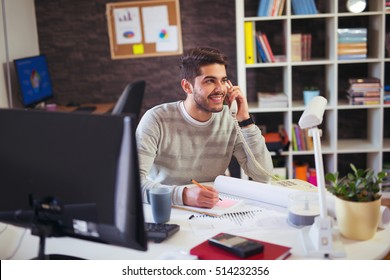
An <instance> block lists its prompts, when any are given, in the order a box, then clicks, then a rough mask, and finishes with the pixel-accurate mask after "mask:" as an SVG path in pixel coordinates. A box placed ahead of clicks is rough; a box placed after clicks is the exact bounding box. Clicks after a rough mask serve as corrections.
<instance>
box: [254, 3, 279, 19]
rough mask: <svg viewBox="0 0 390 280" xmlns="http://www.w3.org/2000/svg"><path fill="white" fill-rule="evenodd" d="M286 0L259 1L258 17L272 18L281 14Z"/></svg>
mask: <svg viewBox="0 0 390 280" xmlns="http://www.w3.org/2000/svg"><path fill="white" fill-rule="evenodd" d="M285 3H286V0H259V8H258V10H257V16H258V17H274V16H281V15H282V14H283V10H284V5H285Z"/></svg>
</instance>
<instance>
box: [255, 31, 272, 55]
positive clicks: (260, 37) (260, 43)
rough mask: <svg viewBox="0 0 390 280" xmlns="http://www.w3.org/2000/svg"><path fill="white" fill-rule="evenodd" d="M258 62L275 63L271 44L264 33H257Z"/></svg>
mask: <svg viewBox="0 0 390 280" xmlns="http://www.w3.org/2000/svg"><path fill="white" fill-rule="evenodd" d="M255 39H256V46H257V61H258V62H275V57H274V53H273V51H272V48H271V45H270V44H269V41H268V38H267V35H266V34H265V33H263V32H260V31H258V32H256V38H255Z"/></svg>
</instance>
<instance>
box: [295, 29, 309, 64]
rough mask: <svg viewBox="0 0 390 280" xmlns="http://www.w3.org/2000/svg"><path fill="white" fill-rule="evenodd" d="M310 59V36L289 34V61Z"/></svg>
mask: <svg viewBox="0 0 390 280" xmlns="http://www.w3.org/2000/svg"><path fill="white" fill-rule="evenodd" d="M310 59H311V34H302V33H294V34H291V61H306V60H310Z"/></svg>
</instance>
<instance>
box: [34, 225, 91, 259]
mask: <svg viewBox="0 0 390 280" xmlns="http://www.w3.org/2000/svg"><path fill="white" fill-rule="evenodd" d="M39 228H41V229H42V227H40V226H39ZM45 228H46V229H47V227H45ZM46 237H47V234H46V231H45V230H43V231H41V232H40V234H39V248H38V256H37V257H35V258H33V260H83V259H82V258H78V257H74V256H68V255H61V254H49V255H46V254H45V245H46Z"/></svg>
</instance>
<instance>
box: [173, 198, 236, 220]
mask: <svg viewBox="0 0 390 280" xmlns="http://www.w3.org/2000/svg"><path fill="white" fill-rule="evenodd" d="M219 197H220V198H221V200H220V201H219V202H218V203H217V204H216V205H215V206H214V207H213V208H211V209H209V208H200V207H193V206H187V205H174V206H173V207H174V208H178V209H182V210H188V211H192V212H196V213H199V214H204V215H208V216H221V215H223V214H226V213H229V212H233V211H234V210H235V209H236V208H237V207H238V206H240V205H242V204H243V200H242V199H238V198H234V197H231V196H228V195H224V194H220V195H219Z"/></svg>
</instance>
